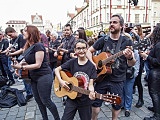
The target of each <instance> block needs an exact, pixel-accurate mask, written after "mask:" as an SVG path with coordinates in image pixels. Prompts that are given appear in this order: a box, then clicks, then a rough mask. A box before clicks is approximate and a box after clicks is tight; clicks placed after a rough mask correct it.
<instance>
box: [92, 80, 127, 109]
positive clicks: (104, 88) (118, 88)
mask: <svg viewBox="0 0 160 120" xmlns="http://www.w3.org/2000/svg"><path fill="white" fill-rule="evenodd" d="M123 86H124V82H123V81H121V82H112V81H107V80H103V81H101V82H97V83H96V84H95V91H96V92H97V93H101V94H106V93H108V92H109V93H110V94H114V95H118V96H119V97H121V100H123V98H122V97H123ZM111 96H112V95H111ZM102 102H103V100H100V99H95V100H94V101H93V103H92V106H93V107H101V106H102ZM112 107H113V109H115V110H119V109H121V107H122V102H121V103H120V104H119V105H116V104H112Z"/></svg>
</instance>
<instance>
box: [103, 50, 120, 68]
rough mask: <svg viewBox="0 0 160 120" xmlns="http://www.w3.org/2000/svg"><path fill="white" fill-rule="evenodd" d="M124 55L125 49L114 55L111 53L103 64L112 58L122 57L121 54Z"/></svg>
mask: <svg viewBox="0 0 160 120" xmlns="http://www.w3.org/2000/svg"><path fill="white" fill-rule="evenodd" d="M122 55H123V51H120V52H118V53H116V54H114V55H111V56H110V57H108V58H107V59H105V60H102V64H103V65H106V64H107V63H109V62H110V61H111V60H113V59H115V58H117V57H120V56H122Z"/></svg>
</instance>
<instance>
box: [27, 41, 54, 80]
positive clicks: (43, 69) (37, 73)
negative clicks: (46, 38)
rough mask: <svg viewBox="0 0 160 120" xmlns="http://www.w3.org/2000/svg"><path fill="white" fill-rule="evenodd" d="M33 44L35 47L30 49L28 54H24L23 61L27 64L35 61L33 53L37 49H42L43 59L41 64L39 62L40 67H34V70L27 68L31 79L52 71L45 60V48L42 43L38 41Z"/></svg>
mask: <svg viewBox="0 0 160 120" xmlns="http://www.w3.org/2000/svg"><path fill="white" fill-rule="evenodd" d="M34 45H35V47H34V48H33V49H32V50H31V52H30V54H28V55H26V56H25V61H26V62H27V63H28V64H34V63H35V62H36V59H35V54H36V52H38V51H43V52H44V58H43V61H42V64H41V67H40V68H38V69H34V70H29V73H30V76H31V78H33V79H34V78H37V77H40V76H43V75H45V74H50V73H51V72H52V71H51V69H50V67H49V65H48V60H47V56H46V50H45V47H44V45H43V44H42V43H40V42H39V43H35V44H34Z"/></svg>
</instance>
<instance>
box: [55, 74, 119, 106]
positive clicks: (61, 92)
mask: <svg viewBox="0 0 160 120" xmlns="http://www.w3.org/2000/svg"><path fill="white" fill-rule="evenodd" d="M67 74H68V73H65V72H64V71H60V75H61V78H62V79H63V80H65V81H66V82H68V83H69V84H68V86H69V88H70V90H69V91H67V90H66V89H65V88H62V87H61V86H60V84H59V81H58V79H57V77H56V76H55V80H54V93H55V95H56V96H58V97H63V96H68V97H69V98H71V99H75V98H76V97H77V95H78V93H81V94H85V95H89V94H90V91H89V90H86V89H84V88H82V87H79V86H81V85H79V82H78V81H79V80H78V79H80V78H78V79H77V78H76V77H69V76H72V75H71V74H68V75H67ZM80 84H81V83H80ZM95 97H96V98H98V99H101V100H104V101H106V102H110V103H111V104H120V103H121V101H122V100H121V98H120V97H119V96H118V95H114V94H110V93H107V94H100V93H97V92H95Z"/></svg>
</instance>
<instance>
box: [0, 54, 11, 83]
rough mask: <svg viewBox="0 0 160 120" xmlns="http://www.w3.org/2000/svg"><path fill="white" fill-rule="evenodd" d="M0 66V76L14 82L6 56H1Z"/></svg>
mask: <svg viewBox="0 0 160 120" xmlns="http://www.w3.org/2000/svg"><path fill="white" fill-rule="evenodd" d="M0 65H1V70H2V75H3V76H4V77H7V76H8V78H9V80H11V81H14V79H13V75H12V73H11V71H10V69H9V66H8V56H6V55H3V56H2V57H1V58H0Z"/></svg>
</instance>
